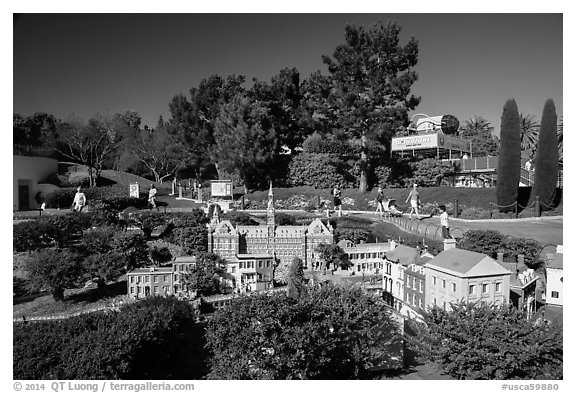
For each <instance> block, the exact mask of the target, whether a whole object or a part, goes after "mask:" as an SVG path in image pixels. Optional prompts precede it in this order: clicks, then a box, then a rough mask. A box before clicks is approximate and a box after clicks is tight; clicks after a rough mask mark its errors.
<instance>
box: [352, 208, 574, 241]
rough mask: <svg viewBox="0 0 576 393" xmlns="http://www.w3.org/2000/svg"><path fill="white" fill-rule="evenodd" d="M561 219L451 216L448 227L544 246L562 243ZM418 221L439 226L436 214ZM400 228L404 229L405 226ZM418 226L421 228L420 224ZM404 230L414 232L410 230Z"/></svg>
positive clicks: (371, 215)
mask: <svg viewBox="0 0 576 393" xmlns="http://www.w3.org/2000/svg"><path fill="white" fill-rule="evenodd" d="M354 214H355V215H360V216H362V217H366V218H369V219H371V220H373V221H378V220H384V219H382V218H380V217H378V216H377V215H376V214H374V213H372V212H355V213H354ZM384 221H387V220H384ZM563 221H564V219H563V217H541V218H522V219H512V220H510V219H507V220H460V219H454V218H451V219H450V227H451V228H452V233H453V235H455V236H456V237H461V236H462V234H463V233H464V232H466V231H468V230H470V229H482V230H486V229H492V230H495V231H498V232H500V233H501V234H503V235H510V236H514V237H518V238H525V239H534V240H536V241H537V242H538V243H540V244H541V245H542V246H545V245H548V244H564V241H563ZM416 222H418V221H416ZM420 222H421V223H422V224H433V227H436V226H440V218H439V217H438V216H434V217H432V218H426V219H423V220H421V221H420ZM400 228H401V229H403V230H406V228H405V227H400ZM420 228H422V226H421V227H420ZM406 231H407V232H410V233H414V232H413V231H410V230H406ZM429 232H430V233H432V232H434V231H433V230H430V231H429ZM427 237H429V236H427Z"/></svg>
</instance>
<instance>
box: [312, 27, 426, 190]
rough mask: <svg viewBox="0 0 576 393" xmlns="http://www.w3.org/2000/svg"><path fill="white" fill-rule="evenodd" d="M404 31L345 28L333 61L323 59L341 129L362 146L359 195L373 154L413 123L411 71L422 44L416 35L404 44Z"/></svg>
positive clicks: (414, 77)
mask: <svg viewBox="0 0 576 393" xmlns="http://www.w3.org/2000/svg"><path fill="white" fill-rule="evenodd" d="M399 35H400V27H399V26H398V25H397V24H396V23H393V22H388V23H387V24H383V23H381V22H380V23H378V24H375V25H374V26H372V27H371V28H370V29H368V30H366V29H364V28H363V27H358V26H353V25H347V26H346V28H345V41H346V43H345V44H343V45H339V46H338V47H337V48H336V50H335V51H334V54H333V58H330V57H328V56H323V61H324V63H325V64H326V65H327V66H328V71H329V72H330V76H331V82H332V90H331V95H332V96H331V97H330V98H329V101H330V102H331V105H330V106H331V108H330V110H331V111H335V112H336V113H337V115H336V117H337V127H336V128H341V129H342V130H344V131H345V132H346V133H347V134H348V135H349V139H353V140H356V141H358V144H359V146H360V157H359V160H360V191H361V192H366V191H367V187H368V174H369V170H370V168H369V162H370V151H371V149H373V148H374V147H375V146H383V147H384V148H385V149H388V148H389V145H390V140H391V137H392V136H393V135H394V134H395V133H396V132H397V131H399V130H400V129H402V128H403V127H406V126H407V125H408V123H409V119H408V111H410V110H412V109H414V108H415V107H416V105H418V103H419V102H420V98H417V97H415V96H414V95H409V94H410V88H411V87H412V84H413V83H414V82H415V81H416V80H417V75H416V72H414V70H413V67H414V66H415V65H416V63H417V61H418V44H417V42H416V40H415V39H414V38H413V37H412V38H411V39H410V41H409V42H408V43H407V44H406V45H404V46H401V45H400V44H399Z"/></svg>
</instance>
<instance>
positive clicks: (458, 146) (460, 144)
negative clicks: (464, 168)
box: [438, 134, 470, 152]
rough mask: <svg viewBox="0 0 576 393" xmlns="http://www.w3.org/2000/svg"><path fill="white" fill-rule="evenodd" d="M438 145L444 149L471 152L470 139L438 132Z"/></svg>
mask: <svg viewBox="0 0 576 393" xmlns="http://www.w3.org/2000/svg"><path fill="white" fill-rule="evenodd" d="M438 147H440V148H442V149H452V150H458V151H467V152H470V141H469V140H468V139H462V138H454V137H453V136H448V135H444V134H438Z"/></svg>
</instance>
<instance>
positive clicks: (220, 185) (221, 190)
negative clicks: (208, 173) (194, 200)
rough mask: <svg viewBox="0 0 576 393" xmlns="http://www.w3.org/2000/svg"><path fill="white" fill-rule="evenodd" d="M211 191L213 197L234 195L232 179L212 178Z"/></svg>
mask: <svg viewBox="0 0 576 393" xmlns="http://www.w3.org/2000/svg"><path fill="white" fill-rule="evenodd" d="M210 192H211V194H212V197H232V180H212V181H211V182H210Z"/></svg>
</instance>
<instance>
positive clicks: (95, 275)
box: [82, 251, 126, 290]
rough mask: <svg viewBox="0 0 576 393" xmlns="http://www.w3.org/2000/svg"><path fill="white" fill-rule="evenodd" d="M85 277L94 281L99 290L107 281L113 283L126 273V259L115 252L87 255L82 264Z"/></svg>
mask: <svg viewBox="0 0 576 393" xmlns="http://www.w3.org/2000/svg"><path fill="white" fill-rule="evenodd" d="M82 266H83V270H84V271H85V277H86V278H87V279H90V280H92V281H95V282H96V284H97V285H98V289H99V290H103V289H104V288H105V287H106V283H107V282H108V281H115V280H117V279H118V278H119V277H120V276H122V275H123V274H125V273H126V258H125V257H124V255H122V254H120V253H118V252H116V251H108V252H106V253H98V254H91V255H88V256H87V257H86V258H85V259H84V261H83V262H82Z"/></svg>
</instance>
